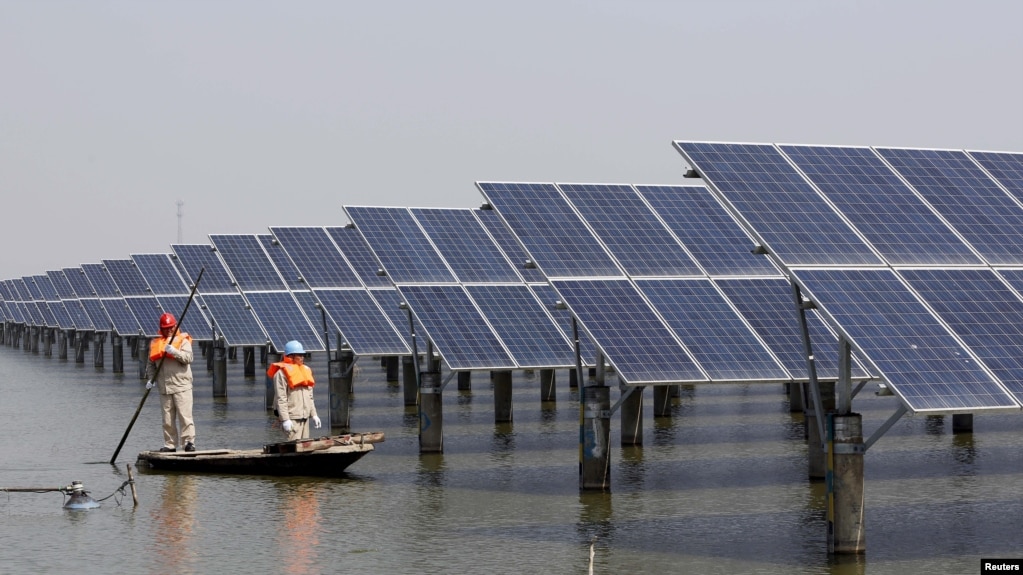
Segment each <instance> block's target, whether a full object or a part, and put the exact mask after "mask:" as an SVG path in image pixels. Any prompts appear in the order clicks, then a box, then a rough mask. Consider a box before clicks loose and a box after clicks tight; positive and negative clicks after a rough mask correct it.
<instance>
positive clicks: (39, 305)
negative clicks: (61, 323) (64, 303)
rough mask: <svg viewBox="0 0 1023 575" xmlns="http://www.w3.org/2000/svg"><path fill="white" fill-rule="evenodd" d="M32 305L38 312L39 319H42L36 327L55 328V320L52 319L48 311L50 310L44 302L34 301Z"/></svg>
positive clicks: (51, 314) (51, 313)
mask: <svg viewBox="0 0 1023 575" xmlns="http://www.w3.org/2000/svg"><path fill="white" fill-rule="evenodd" d="M32 305H34V306H35V308H36V310H37V311H38V312H39V317H40V318H42V323H40V324H38V325H40V326H47V327H57V318H55V317H53V312H51V311H50V308H49V306H47V305H46V302H44V301H34V302H32Z"/></svg>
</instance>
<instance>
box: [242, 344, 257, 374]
mask: <svg viewBox="0 0 1023 575" xmlns="http://www.w3.org/2000/svg"><path fill="white" fill-rule="evenodd" d="M242 356H243V360H244V362H245V377H256V348H254V347H252V346H251V345H249V346H245V347H244V348H243V349H242Z"/></svg>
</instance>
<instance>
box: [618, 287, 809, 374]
mask: <svg viewBox="0 0 1023 575" xmlns="http://www.w3.org/2000/svg"><path fill="white" fill-rule="evenodd" d="M636 286H637V287H638V288H639V290H640V291H641V292H642V293H643V295H645V296H646V297H647V299H649V300H650V302H651V303H652V304H653V306H654V309H656V310H657V312H658V313H660V314H661V317H663V318H664V319H665V320H666V321H667V322H668V326H670V327H671V329H672V330H674V331H675V333H676V334H678V336H679V339H681V340H682V342H683V343H684V344H685V346H686V349H688V350H689V353H690V354H692V356H693V357H694V358H695V359H696V362H697V363H698V364H700V366H701V367H703V369H704V371H706V372H707V374H708V375H709V376H710V378H711V379H712V380H718V381H720V380H723V381H749V380H754V381H771V380H788V379H789V374H788V372H786V371H785V370H784V369H782V367H781V365H779V364H778V362H777V361H775V359H774V357H772V356H771V354H770V352H769V351H768V350H767V348H765V347H764V345H763V344H762V343H760V341H759V340H758V339H757V338H756V336H755V335H754V334H753V332H752V331H750V328H749V327H747V326H746V324H745V323H743V321H742V318H741V317H740V316H739V315H738V314H737V313H736V312H735V310H734V309H732V307H731V306H730V305H729V304H728V302H727V301H726V300H725V298H724V297H723V296H722V295H721V294H720V293H719V292H718V291H717V288H715V287H714V285H713V284H711V282H710V280H707V279H660V280H637V281H636Z"/></svg>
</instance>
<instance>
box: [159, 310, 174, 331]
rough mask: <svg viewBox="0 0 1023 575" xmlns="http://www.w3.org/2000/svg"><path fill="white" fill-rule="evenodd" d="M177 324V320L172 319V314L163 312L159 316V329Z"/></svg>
mask: <svg viewBox="0 0 1023 575" xmlns="http://www.w3.org/2000/svg"><path fill="white" fill-rule="evenodd" d="M176 325H178V320H176V319H174V314H170V313H165V314H163V315H161V316H160V329H167V328H169V327H174V326H176Z"/></svg>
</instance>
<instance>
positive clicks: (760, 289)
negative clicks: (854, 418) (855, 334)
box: [714, 278, 867, 381]
mask: <svg viewBox="0 0 1023 575" xmlns="http://www.w3.org/2000/svg"><path fill="white" fill-rule="evenodd" d="M714 283H716V284H717V286H718V287H719V288H720V289H721V291H723V292H724V293H725V296H727V297H728V300H729V301H730V302H732V305H734V306H735V307H736V309H738V310H739V313H740V314H742V316H743V317H744V318H746V322H747V323H749V324H750V326H751V327H752V328H753V331H755V332H757V334H758V335H759V336H760V338H761V339H763V340H764V341H765V342H766V343H767V346H768V347H770V348H771V351H773V352H774V354H775V356H777V357H778V359H779V360H781V362H782V364H783V365H784V366H785V369H787V370H788V371H789V373H791V374H792V377H793V378H794V379H795V380H797V381H809V380H810V376H809V373H808V372H807V369H806V352H805V351H804V349H805V347H804V343H803V330H802V326H801V325H800V322H799V316H798V314H797V311H796V304H795V296H794V295H793V293H792V284H791V283H789V280H787V279H785V278H732V279H718V280H715V282H714ZM806 324H807V328H808V329H809V330H810V342H811V343H812V344H813V351H814V358H815V360H814V367H815V370H816V372H817V377H818V379H823V380H835V379H837V378H838V354H837V352H838V339H837V338H836V337H835V334H834V333H832V332H831V331H830V330H829V329H828V328H827V325H825V323H824V320H822V319H821V318H820V316H819V315H818V314H817V312H816V311H814V310H808V311H807V314H806ZM852 375H853V377H855V378H860V379H862V378H863V377H866V375H867V373H866V371H865V370H864V369H863V368H862V367H860V366H859V365H858V364H854V365H853V372H852Z"/></svg>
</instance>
